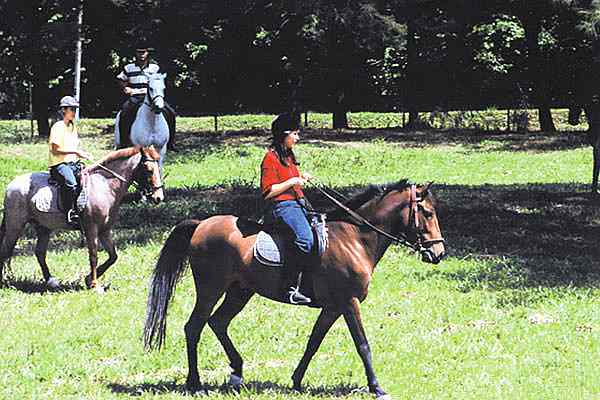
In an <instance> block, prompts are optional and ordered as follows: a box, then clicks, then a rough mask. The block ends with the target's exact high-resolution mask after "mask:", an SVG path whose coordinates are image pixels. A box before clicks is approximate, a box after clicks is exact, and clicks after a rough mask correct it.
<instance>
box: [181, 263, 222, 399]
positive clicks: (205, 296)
mask: <svg viewBox="0 0 600 400" xmlns="http://www.w3.org/2000/svg"><path fill="white" fill-rule="evenodd" d="M201 268H202V266H201V265H198V266H196V267H195V266H194V263H193V262H192V273H193V276H194V285H195V287H196V304H195V305H194V309H193V310H192V314H191V315H190V318H189V319H188V321H187V323H186V324H185V327H184V331H185V341H186V347H187V359H188V376H187V379H186V382H185V386H186V387H187V390H189V391H190V392H192V393H195V392H199V391H202V384H201V383H200V375H199V374H198V342H199V341H200V335H201V334H202V330H203V329H204V326H205V325H206V323H207V321H208V318H209V317H210V315H211V314H212V310H213V308H214V306H215V304H217V301H219V299H220V298H221V296H222V295H223V293H224V292H225V288H224V286H225V285H224V279H223V281H222V282H215V277H217V279H218V278H219V275H218V274H215V272H214V271H203V270H201ZM205 272H208V273H205Z"/></svg>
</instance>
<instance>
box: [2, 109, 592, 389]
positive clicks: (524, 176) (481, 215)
mask: <svg viewBox="0 0 600 400" xmlns="http://www.w3.org/2000/svg"><path fill="white" fill-rule="evenodd" d="M309 118H310V120H311V121H315V122H314V125H311V129H308V130H306V131H305V132H304V133H303V136H302V141H303V143H302V144H301V145H299V148H298V156H299V158H300V161H301V162H302V168H303V169H304V170H307V171H310V172H311V173H313V174H314V175H316V176H318V177H320V178H321V179H322V180H323V181H325V182H327V183H328V184H330V185H332V186H335V187H336V188H337V189H339V190H341V191H344V192H349V191H351V190H352V189H354V188H357V187H363V186H364V185H366V184H369V183H378V182H385V181H393V180H397V179H399V178H402V177H408V178H411V179H413V180H416V181H419V182H423V181H430V180H434V181H436V186H437V189H436V194H437V196H438V198H439V199H440V205H439V208H440V211H441V223H442V228H443V233H444V236H445V237H446V238H447V240H448V246H449V249H450V251H451V257H449V258H448V259H447V260H445V261H444V262H443V263H442V264H441V265H439V266H437V267H432V266H429V265H426V264H423V263H421V262H420V261H419V260H418V259H417V258H415V256H414V255H412V254H411V253H409V252H407V251H405V250H404V249H401V248H396V247H394V248H391V249H390V250H388V253H387V254H386V256H385V257H384V259H383V260H382V262H381V263H380V265H379V266H378V268H377V270H376V274H375V276H374V280H373V282H372V283H371V287H370V291H369V292H370V294H369V297H368V298H367V300H366V301H365V303H364V304H363V306H362V314H363V320H364V323H365V327H366V331H367V335H368V337H369V339H370V343H371V347H372V350H373V357H374V366H375V371H376V373H377V375H378V378H379V381H380V383H381V384H382V386H383V388H384V389H385V390H387V391H388V392H389V393H391V394H392V395H394V398H411V399H413V398H414V399H440V398H444V399H482V398H483V399H505V398H525V399H557V398H577V399H579V398H581V399H589V398H596V397H598V396H599V395H600V383H599V382H600V381H599V380H598V379H597V366H598V360H600V297H599V294H600V293H599V289H598V287H599V282H600V270H598V265H599V260H600V252H599V249H598V236H599V235H598V229H599V226H600V211H599V208H598V202H597V201H596V202H594V201H592V200H589V199H588V198H587V195H586V191H587V190H588V185H587V184H588V182H589V180H590V170H591V151H590V148H589V146H586V145H585V136H584V134H583V133H576V132H575V133H569V132H562V133H558V134H552V135H550V134H540V133H531V134H525V135H522V134H503V133H498V132H483V131H479V130H446V131H430V130H427V131H417V132H403V131H399V130H394V129H376V130H372V129H366V127H369V126H370V127H379V128H386V124H387V125H389V126H394V125H397V124H395V123H391V122H389V121H390V115H387V114H386V115H382V116H379V118H378V117H377V116H376V115H375V114H372V113H360V114H351V115H350V121H351V123H355V124H356V125H355V126H362V127H363V128H364V129H362V128H361V129H354V130H344V131H337V132H333V131H330V130H328V129H325V127H326V124H327V123H329V119H328V118H329V117H328V116H325V115H320V114H314V115H313V114H310V115H309ZM319 118H320V119H319ZM270 120H271V116H252V117H247V116H238V117H220V123H221V122H222V123H223V132H221V133H219V134H215V133H211V132H210V131H209V130H210V129H212V120H211V119H210V118H200V119H196V118H182V119H180V120H179V121H178V131H179V132H180V134H179V139H180V141H179V146H180V149H181V151H180V152H178V153H175V154H170V155H169V156H168V160H167V164H166V167H165V168H166V171H167V173H168V174H169V176H168V178H167V185H168V187H169V191H168V193H167V195H168V201H167V202H166V203H164V204H161V205H160V206H157V207H148V208H146V207H145V206H143V205H141V204H133V203H130V204H125V205H124V206H123V207H122V209H121V213H120V214H121V222H120V223H119V225H118V226H117V228H116V230H115V237H116V242H117V247H118V250H119V255H120V258H119V260H118V262H117V264H116V265H115V266H113V267H112V268H111V269H110V270H109V271H108V272H107V274H106V275H105V277H104V278H103V279H102V281H103V283H105V284H110V289H109V290H108V292H107V293H106V294H105V295H97V294H95V293H93V292H89V291H87V290H82V289H81V281H82V277H83V276H84V275H85V274H86V273H87V272H88V266H87V251H86V250H85V249H84V248H81V247H79V238H78V237H77V235H76V234H74V233H62V234H57V235H55V236H54V237H53V240H52V242H51V250H50V252H49V255H48V261H49V265H50V268H51V271H52V272H53V273H54V275H55V276H56V277H58V278H59V279H60V280H62V281H63V282H65V283H66V284H67V287H68V288H70V289H71V290H69V291H66V292H62V293H45V292H43V291H42V287H41V285H39V284H38V282H39V280H40V279H41V273H40V271H39V267H38V266H37V263H36V261H35V257H34V256H33V253H32V252H33V245H34V241H33V231H32V229H28V230H27V232H26V233H25V236H24V237H23V238H22V239H21V240H20V241H19V244H18V249H17V254H16V257H14V259H13V262H12V266H11V272H10V276H9V285H8V286H7V287H4V288H1V289H0V306H1V309H2V314H1V317H0V332H2V334H0V371H2V373H0V398H6V399H18V398H43V399H63V398H94V399H109V398H129V397H132V396H136V397H142V398H160V399H163V398H164V399H179V398H184V397H185V394H184V393H182V385H183V383H184V381H185V376H186V360H185V341H184V336H183V325H184V323H185V321H186V320H187V318H188V316H189V313H190V311H191V308H192V306H193V301H194V289H193V284H192V279H191V276H190V274H189V273H188V274H186V276H185V278H184V279H183V281H182V283H181V285H180V286H179V288H178V290H177V293H176V295H175V300H174V302H173V304H172V306H171V309H170V316H169V330H168V334H167V347H166V349H164V350H163V351H162V352H160V353H150V354H147V353H145V352H144V351H143V349H142V344H141V331H142V325H143V320H144V312H145V300H146V295H147V285H148V279H149V276H150V272H151V269H152V267H153V263H154V261H155V259H156V256H157V254H158V252H159V250H160V247H161V245H162V243H163V242H164V240H165V238H166V236H167V235H168V232H169V230H170V228H171V227H172V226H173V225H174V224H175V223H176V222H177V221H178V220H181V219H183V218H189V217H202V216H204V215H206V214H211V213H237V214H240V215H245V216H249V217H256V216H257V215H258V214H259V213H260V209H261V204H260V202H259V201H258V199H257V196H256V195H257V189H256V186H257V184H258V176H259V169H258V166H259V163H260V160H261V158H262V155H263V152H264V147H265V145H266V144H267V143H268V134H267V132H265V131H264V129H265V127H267V126H268V123H269V121H270ZM318 121H322V125H319V123H318ZM353 121H359V122H353ZM369 121H374V122H369ZM110 123H111V121H110V120H84V121H82V123H81V126H80V130H81V132H82V140H83V144H84V147H85V148H86V149H89V150H90V151H91V152H92V153H93V154H94V156H95V157H100V156H101V155H103V154H105V153H106V151H108V150H109V148H110V141H111V138H112V133H111V132H110V131H109V130H105V128H106V127H107V126H108V125H110ZM27 128H28V125H27V124H26V123H24V122H20V123H15V122H10V121H7V122H1V123H0V142H2V146H3V148H2V151H0V166H1V168H0V187H2V188H4V187H5V186H6V184H7V183H8V181H9V180H10V179H12V177H13V176H15V175H16V174H19V173H24V172H27V171H30V170H40V169H44V168H45V165H46V157H47V145H46V144H45V143H44V142H43V141H42V142H38V141H35V140H31V139H30V138H29V136H28V133H27ZM240 129H244V130H243V131H240ZM103 130H105V131H104V132H103ZM309 196H310V198H311V200H313V202H315V203H316V204H317V205H318V206H321V207H323V206H326V205H327V202H326V201H325V200H324V199H322V198H321V197H320V196H319V195H318V193H315V192H313V191H309ZM0 207H1V206H0ZM104 257H106V255H105V253H101V254H100V258H101V259H104ZM316 316H317V312H316V311H314V310H306V309H303V308H293V307H290V306H284V305H279V304H275V303H272V302H269V301H267V300H264V299H261V298H258V297H256V298H254V299H253V300H252V301H251V302H250V304H249V305H248V306H247V307H246V309H245V310H244V311H243V312H242V313H241V314H240V315H239V316H238V318H236V320H234V323H233V324H232V326H231V335H232V337H233V340H234V341H235V343H236V345H237V347H238V349H239V350H240V352H241V354H242V356H243V357H244V360H245V379H246V381H247V382H249V385H248V387H247V389H245V390H244V391H243V392H242V394H241V396H240V397H241V398H252V399H312V398H332V397H335V398H347V399H351V398H352V399H354V398H370V396H369V395H366V394H364V393H362V392H361V391H362V388H363V387H364V385H365V378H364V373H363V369H362V365H361V363H360V360H359V358H358V355H357V354H356V352H355V350H354V346H353V344H352V340H351V338H350V335H349V334H348V332H347V329H346V327H345V325H344V323H343V321H342V320H340V321H338V322H337V323H336V324H335V325H334V327H333V329H332V330H331V332H330V333H329V335H328V336H327V337H326V339H325V341H324V343H323V345H322V347H321V349H320V350H319V352H318V353H317V355H316V356H315V358H314V360H313V362H312V363H311V365H310V367H309V369H308V373H307V376H306V378H305V381H304V383H305V385H306V386H307V392H306V393H304V394H292V393H290V391H289V388H290V379H289V377H290V375H291V373H292V371H293V369H294V368H295V366H296V364H297V362H298V361H299V359H300V357H301V355H302V352H303V350H304V346H305V345H306V340H307V338H308V335H309V334H310V329H311V328H312V324H313V322H314V320H315V319H316ZM199 352H200V360H201V361H200V368H201V378H202V379H203V380H204V381H206V382H208V383H209V384H211V385H213V386H214V388H215V389H214V391H213V395H212V396H211V398H216V399H219V398H234V397H235V396H234V395H230V394H227V393H224V392H222V391H221V390H219V388H218V386H219V385H220V384H221V383H222V382H224V381H225V380H226V378H227V375H228V367H227V360H226V356H225V355H224V353H223V351H222V349H221V347H220V345H219V344H218V342H217V340H216V338H215V337H214V335H213V334H212V333H211V332H210V331H209V330H206V331H205V333H204V335H203V338H202V342H201V346H200V350H199Z"/></svg>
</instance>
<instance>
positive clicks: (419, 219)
mask: <svg viewBox="0 0 600 400" xmlns="http://www.w3.org/2000/svg"><path fill="white" fill-rule="evenodd" d="M345 204H346V207H347V208H349V209H350V210H353V211H355V214H358V216H359V217H361V218H363V223H358V222H357V221H356V220H355V218H352V217H348V216H347V215H346V214H345V213H344V212H343V211H339V210H338V211H336V212H333V213H332V214H330V216H329V218H330V222H329V224H328V226H329V243H330V245H329V248H328V249H327V251H325V253H324V254H323V255H322V257H321V259H320V260H319V262H318V264H317V265H313V266H311V268H310V270H309V271H307V272H305V277H304V279H303V288H302V290H303V293H307V294H308V295H309V296H310V297H311V298H313V299H314V301H315V304H314V306H316V307H320V308H321V309H322V310H321V314H320V315H319V317H318V319H317V322H316V324H315V325H314V328H313V331H312V334H311V336H310V339H309V341H308V345H307V347H306V350H305V352H304V356H303V357H302V359H301V361H300V363H299V365H298V366H297V368H296V370H295V371H294V374H293V376H292V380H293V387H294V389H295V390H300V389H301V382H302V379H303V377H304V373H305V372H306V369H307V367H308V364H309V362H310V360H311V358H312V357H313V355H314V354H315V353H316V351H317V349H318V348H319V346H320V344H321V342H322V340H323V338H324V337H325V335H326V333H327V332H328V330H329V329H330V327H331V326H332V325H333V323H334V322H335V321H336V320H337V319H338V318H339V317H340V316H341V315H343V316H344V319H345V320H346V324H347V325H348V329H349V330H350V333H351V335H352V339H353V340H354V344H355V345H356V349H357V351H358V354H359V355H360V357H361V359H362V362H363V365H364V368H365V372H366V376H367V382H368V386H369V390H370V392H371V393H373V394H375V395H376V396H377V398H378V399H388V398H390V397H389V396H388V395H387V394H386V393H385V392H384V391H383V389H382V388H381V386H380V385H379V383H378V382H377V378H376V377H375V373H374V371H373V366H372V362H371V350H370V348H369V344H368V342H367V337H366V335H365V331H364V329H363V325H362V322H361V317H360V309H359V305H360V302H362V301H363V300H364V299H365V298H366V297H367V290H368V287H369V283H370V282H371V279H372V276H373V272H374V269H375V266H376V265H377V263H378V262H379V260H380V259H381V257H382V256H383V254H384V253H385V251H386V249H387V248H388V247H389V246H390V245H391V244H392V243H393V242H394V240H397V241H398V242H404V241H405V240H404V239H399V238H398V236H402V237H404V238H405V239H408V240H409V241H410V243H409V244H411V246H412V247H415V248H418V249H419V250H420V252H421V255H422V258H423V260H424V261H426V262H430V263H435V264H437V263H438V262H440V261H441V260H442V259H443V258H444V256H445V245H444V239H443V238H442V236H441V232H440V227H439V224H438V219H437V215H436V210H435V200H434V197H433V195H432V194H431V192H430V188H429V186H427V187H423V186H419V187H416V186H415V185H411V184H409V183H407V182H406V181H400V182H398V183H396V184H393V185H391V186H388V187H383V186H371V187H370V188H369V189H367V190H366V191H365V192H363V193H361V194H359V195H357V196H355V197H353V198H351V199H350V200H348V201H347V202H346V203H345ZM364 222H368V224H365V223H364ZM369 225H370V226H369ZM249 226H250V228H249ZM259 229H260V226H258V225H257V224H254V225H253V224H251V223H250V222H249V221H246V222H244V221H243V220H241V219H239V218H238V217H236V216H233V215H219V216H213V217H210V218H208V219H205V220H202V221H199V220H186V221H183V222H180V223H179V224H178V225H177V226H176V227H175V228H174V229H173V231H172V232H171V234H170V235H169V237H168V239H167V241H166V242H165V244H164V246H163V248H162V250H161V252H160V256H159V259H158V262H157V264H156V267H155V269H154V272H153V276H152V281H151V285H150V289H149V295H148V304H147V314H146V323H145V327H144V344H145V346H146V348H149V349H152V348H155V347H158V348H160V347H161V346H162V344H163V343H164V340H165V332H166V317H167V307H168V305H169V302H170V299H171V298H172V295H173V292H174V290H175V285H176V283H177V281H178V279H179V278H180V277H181V276H182V274H183V272H184V271H185V267H186V265H187V264H188V263H187V260H188V259H189V261H190V264H191V268H192V273H193V276H194V283H195V287H196V303H195V306H194V309H193V311H192V314H191V316H190V318H189V320H188V322H187V323H186V325H185V335H186V343H187V357H188V366H189V372H188V376H187V381H186V385H187V387H188V389H189V390H191V391H200V390H202V385H201V383H200V380H199V376H198V367H197V346H198V342H199V340H200V335H201V332H202V329H203V328H204V326H205V324H206V323H207V322H208V325H209V326H210V327H211V329H212V330H213V331H214V333H215V335H216V336H217V338H218V339H219V341H220V343H221V345H222V346H223V348H224V349H225V352H226V353H227V356H228V358H229V361H230V366H231V368H232V369H233V371H232V374H231V376H230V381H229V384H230V385H232V386H233V387H234V388H236V389H239V386H240V385H241V383H242V358H241V356H240V354H239V353H238V352H237V350H236V349H235V347H234V345H233V343H232V342H231V339H230V338H229V336H228V334H227V329H228V326H229V324H230V322H231V320H232V319H233V318H234V317H235V316H236V315H237V314H238V313H239V312H240V311H241V310H242V309H243V308H244V306H245V305H246V304H247V303H248V301H249V300H250V298H251V297H252V296H253V295H254V293H258V294H260V295H262V296H265V297H268V298H270V299H273V300H276V301H277V300H279V299H278V294H279V285H280V284H279V282H280V273H281V272H280V270H279V269H278V268H269V267H264V266H262V265H260V264H258V263H257V262H256V261H255V260H254V259H253V245H254V242H255V240H256V233H257V232H258V230H259ZM223 294H225V299H224V300H223V303H222V304H221V306H220V307H219V308H218V309H217V310H216V311H215V312H214V313H213V312H212V310H213V307H214V306H215V304H216V303H217V301H218V300H219V299H220V298H221V297H222V295H223Z"/></svg>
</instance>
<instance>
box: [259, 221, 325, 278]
mask: <svg viewBox="0 0 600 400" xmlns="http://www.w3.org/2000/svg"><path fill="white" fill-rule="evenodd" d="M309 219H310V223H311V226H312V228H313V234H314V233H316V239H317V240H316V241H315V244H316V245H317V252H318V254H319V256H321V255H322V254H323V253H324V252H325V250H327V247H328V246H329V237H328V236H329V234H328V231H327V225H326V223H325V214H314V215H310V216H309ZM284 249H285V244H284V239H283V237H282V235H280V234H278V233H273V234H269V233H267V232H265V231H260V232H258V234H257V235H256V243H255V244H254V250H253V252H254V258H255V259H256V260H257V261H258V262H259V263H261V264H263V265H266V266H268V267H282V266H283V265H284V263H285V251H284Z"/></svg>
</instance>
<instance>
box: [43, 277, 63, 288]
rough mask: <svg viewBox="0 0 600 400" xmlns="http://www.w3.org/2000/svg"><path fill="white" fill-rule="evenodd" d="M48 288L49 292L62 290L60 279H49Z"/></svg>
mask: <svg viewBox="0 0 600 400" xmlns="http://www.w3.org/2000/svg"><path fill="white" fill-rule="evenodd" d="M46 287H47V288H48V289H49V290H59V289H60V283H59V282H58V279H56V278H54V277H52V278H50V279H48V280H47V281H46Z"/></svg>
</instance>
